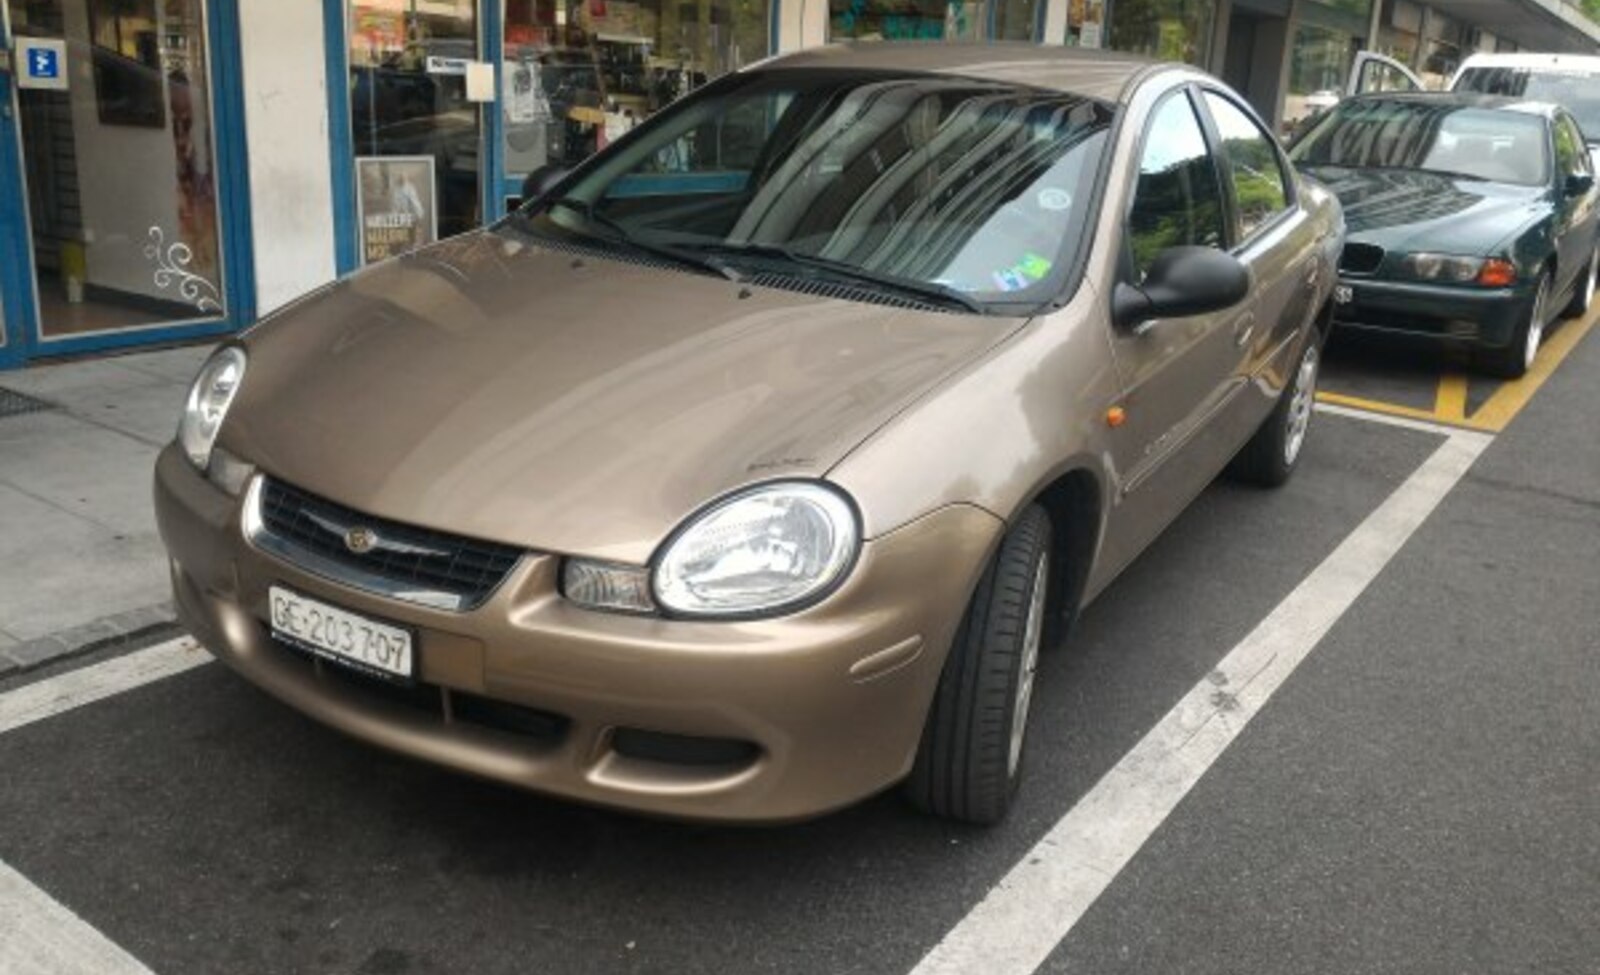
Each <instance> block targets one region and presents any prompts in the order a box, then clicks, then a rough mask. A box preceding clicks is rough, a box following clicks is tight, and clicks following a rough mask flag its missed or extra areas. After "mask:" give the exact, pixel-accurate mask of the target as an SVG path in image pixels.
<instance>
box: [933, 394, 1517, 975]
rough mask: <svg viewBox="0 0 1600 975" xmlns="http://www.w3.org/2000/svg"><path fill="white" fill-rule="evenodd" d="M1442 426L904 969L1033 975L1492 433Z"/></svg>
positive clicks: (946, 974)
mask: <svg viewBox="0 0 1600 975" xmlns="http://www.w3.org/2000/svg"><path fill="white" fill-rule="evenodd" d="M1361 418H1362V419H1366V418H1367V417H1365V416H1363V417H1361ZM1441 432H1448V433H1449V437H1448V439H1446V440H1445V442H1444V443H1443V444H1441V445H1440V446H1439V448H1438V449H1437V450H1435V451H1434V453H1433V455H1432V456H1430V457H1429V458H1428V459H1427V460H1426V461H1425V462H1423V464H1422V466H1421V467H1419V468H1417V470H1416V471H1415V472H1414V473H1413V474H1412V475H1411V476H1410V477H1409V478H1407V479H1406V481H1405V482H1404V483H1403V484H1401V485H1400V487H1399V488H1397V489H1396V490H1395V492H1394V493H1393V494H1391V495H1390V496H1389V498H1388V499H1387V500H1385V501H1384V502H1383V504H1382V505H1380V506H1379V507H1378V508H1377V509H1376V510H1375V511H1373V512H1372V513H1371V514H1370V515H1368V516H1367V518H1366V520H1365V521H1363V522H1362V523H1361V525H1360V526H1359V527H1357V528H1356V530H1355V531H1354V532H1352V533H1351V534H1350V535H1349V537H1347V538H1346V539H1345V540H1344V541H1343V542H1342V543H1340V545H1339V547H1338V548H1337V549H1335V550H1334V551H1333V554H1331V555H1329V556H1328V557H1327V559H1325V560H1324V561H1323V562H1322V564H1321V565H1319V566H1318V567H1317V568H1316V569H1315V570H1313V571H1312V573H1311V574H1310V575H1309V576H1307V577H1306V578H1305V579H1304V580H1303V581H1302V582H1301V583H1300V585H1299V586H1297V587H1296V588H1295V590H1294V591H1293V592H1291V593H1290V594H1289V595H1288V596H1286V597H1285V598H1284V600H1283V601H1282V602H1281V603H1279V604H1278V605H1277V607H1276V608H1275V609H1274V610H1273V611H1272V613H1271V614H1270V615H1268V616H1267V618H1266V619H1264V620H1262V621H1261V623H1260V624H1258V625H1257V626H1256V628H1255V629H1254V630H1253V631H1252V632H1251V633H1250V635H1248V636H1246V637H1245V638H1244V640H1242V641H1241V642H1240V643H1239V644H1238V646H1236V647H1234V648H1233V650H1231V651H1230V652H1229V653H1228V655H1227V656H1226V657H1224V658H1223V660H1222V662H1221V663H1219V664H1218V665H1217V667H1216V669H1215V670H1213V671H1212V672H1211V673H1210V674H1209V675H1207V677H1206V679H1204V680H1202V681H1200V683H1198V684H1196V685H1195V687H1194V688H1193V689H1192V690H1191V691H1189V693H1188V694H1187V695H1185V696H1184V698H1183V700H1181V701H1179V702H1178V703H1177V705H1176V706H1175V707H1173V709H1172V710H1171V711H1168V712H1167V714H1166V716H1165V717H1163V718H1162V719H1161V721H1160V722H1159V723H1158V724H1157V725H1156V726H1155V727H1154V728H1152V729H1150V732H1149V733H1148V734H1146V735H1145V736H1144V738H1143V739H1142V740H1141V741H1140V742H1139V744H1137V745H1135V746H1134V748H1133V750H1132V751H1130V752H1128V754H1126V755H1124V756H1123V757H1122V760H1121V761H1119V762H1118V763H1117V764H1116V766H1115V767H1113V768H1112V769H1111V771H1109V772H1107V773H1106V775H1105V777H1104V778H1102V779H1101V780H1100V781H1099V782H1098V783H1097V784H1096V785H1095V787H1094V788H1093V789H1091V790H1090V791H1089V793H1088V794H1087V795H1085V796H1084V797H1083V798H1082V799H1081V800H1079V801H1078V803H1077V805H1075V806H1073V807H1072V809H1070V810H1068V812H1067V814H1066V815H1065V816H1063V817H1062V818H1061V819H1060V820H1058V821H1057V822H1056V825H1055V826H1054V827H1053V828H1052V829H1051V830H1050V832H1049V833H1047V834H1046V835H1045V837H1044V838H1043V839H1042V840H1040V841H1039V842H1038V843H1037V844H1035V845H1034V847H1033V849H1031V850H1029V851H1028V852H1027V854H1025V855H1024V856H1023V857H1022V859H1021V860H1020V861H1019V862H1018V863H1017V865H1016V866H1014V867H1012V869H1011V871H1010V872H1009V873H1007V874H1006V875H1005V877H1003V878H1002V879H1001V880H1000V882H999V883H998V884H996V885H995V886H994V888H993V889H992V890H990V891H989V893H988V895H987V896H986V897H984V899H983V900H982V902H980V903H979V904H978V905H977V906H976V907H975V908H973V909H972V911H971V913H969V914H968V915H967V916H966V917H965V918H963V919H962V920H961V921H960V922H959V923H958V924H957V925H956V926H955V928H953V929H952V930H951V931H950V933H949V934H947V935H946V936H945V937H944V940H942V941H940V942H939V944H938V945H936V946H934V948H933V950H932V951H930V952H929V953H928V954H927V955H926V956H925V957H924V958H923V959H922V961H921V962H920V963H919V964H918V965H917V967H916V968H915V969H914V970H913V973H912V975H968V973H971V972H983V973H984V975H1029V973H1031V972H1033V971H1034V970H1035V969H1036V968H1038V967H1039V965H1040V964H1042V963H1043V962H1044V960H1045V959H1046V958H1047V957H1048V956H1049V955H1050V952H1051V951H1052V950H1054V949H1055V947H1056V945H1057V944H1059V943H1060V942H1061V940H1062V939H1063V938H1065V937H1066V936H1067V933H1068V932H1070V931H1071V930H1072V927H1073V925H1075V924H1076V923H1077V922H1078V919H1079V918H1081V917H1083V915H1084V913H1085V912H1086V911H1088V910H1089V908H1090V906H1091V905H1093V904H1094V902H1095V900H1096V899H1097V898H1098V897H1099V896H1100V894H1101V893H1102V892H1103V891H1104V890H1105V889H1106V888H1107V887H1108V886H1110V884H1111V882H1112V880H1113V879H1115V878H1116V876H1117V874H1118V873H1119V872H1120V871H1121V870H1122V869H1123V868H1124V867H1125V866H1127V864H1128V862H1129V861H1130V860H1132V859H1133V856H1134V854H1136V853H1138V852H1139V849H1140V847H1142V846H1144V844H1145V841H1146V840H1148V839H1149V838H1150V836H1151V834H1153V833H1154V832H1155V831H1156V828H1157V827H1159V826H1160V825H1161V823H1162V822H1163V821H1164V820H1165V819H1166V818H1167V816H1168V815H1169V814H1170V813H1171V812H1172V810H1173V809H1174V808H1175V807H1176V806H1177V805H1178V803H1179V802H1180V801H1182V799H1183V797H1184V796H1185V795H1186V794H1188V792H1189V790H1190V789H1191V788H1193V787H1194V784H1195V783H1196V782H1198V781H1199V780H1200V777H1201V776H1202V775H1204V774H1205V772H1206V770H1207V769H1208V768H1210V767H1211V764H1212V763H1213V762H1215V761H1216V760H1217V758H1218V757H1220V756H1221V755H1222V753H1223V752H1224V751H1225V750H1226V749H1227V747H1228V746H1229V745H1230V744H1232V742H1233V740H1234V739H1235V738H1237V737H1238V735H1239V733H1240V732H1241V731H1243V730H1244V727H1245V725H1247V724H1249V722H1250V719H1251V718H1252V717H1254V716H1255V715H1256V713H1258V712H1259V711H1260V710H1261V708H1262V707H1263V706H1264V705H1265V704H1266V703H1267V701H1268V700H1269V699H1270V698H1271V697H1272V694H1273V692H1274V691H1276V690H1277V689H1278V687H1280V686H1281V685H1282V684H1283V682H1284V681H1285V680H1286V679H1287V678H1288V677H1289V675H1290V674H1292V673H1293V672H1294V670H1295V668H1296V667H1298V666H1299V665H1300V663H1301V662H1302V661H1303V660H1305V658H1306V657H1307V656H1308V655H1309V654H1310V653H1311V651H1312V649H1313V648H1314V647H1316V645H1317V643H1318V642H1320V641H1321V639H1322V638H1323V636H1324V635H1326V634H1327V632H1328V631H1329V630H1330V629H1331V628H1332V627H1333V625H1334V623H1336V622H1338V620H1339V618H1340V617H1341V616H1343V615H1344V613H1345V611H1346V610H1348V609H1349V608H1350V607H1351V605H1353V604H1354V603H1355V601H1356V599H1357V598H1358V597H1359V596H1360V595H1361V593H1362V592H1363V591H1364V590H1365V589H1366V588H1367V586H1368V585H1369V584H1370V583H1371V582H1372V581H1373V579H1375V578H1377V576H1378V573H1379V572H1381V571H1382V570H1383V568H1384V566H1386V565H1388V564H1389V560H1390V559H1392V558H1394V556H1395V553H1397V552H1399V551H1400V549H1401V548H1402V547H1403V546H1404V545H1405V543H1406V541H1407V540H1408V539H1409V538H1410V537H1411V534H1412V533H1413V532H1414V531H1416V529H1417V527H1418V526H1419V525H1421V524H1422V523H1423V522H1424V521H1425V520H1426V519H1427V517H1428V515H1429V514H1431V513H1432V512H1433V510H1434V509H1435V508H1437V507H1438V506H1439V504H1440V502H1442V501H1443V500H1444V498H1445V496H1446V495H1448V494H1449V493H1450V491H1451V489H1452V488H1454V487H1455V485H1456V483H1457V482H1459V481H1460V480H1461V478H1462V476H1463V475H1465V474H1466V472H1467V470H1468V469H1469V468H1471V467H1472V464H1473V462H1474V461H1476V460H1477V459H1478V455H1479V454H1481V453H1482V452H1483V449H1484V447H1486V446H1487V445H1488V443H1489V440H1490V438H1489V437H1487V436H1484V435H1482V434H1477V433H1471V432H1463V431H1459V430H1449V431H1441Z"/></svg>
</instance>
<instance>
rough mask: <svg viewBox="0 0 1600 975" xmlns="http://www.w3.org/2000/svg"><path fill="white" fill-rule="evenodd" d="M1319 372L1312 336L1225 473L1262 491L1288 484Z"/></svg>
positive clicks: (1317, 342) (1317, 339)
mask: <svg viewBox="0 0 1600 975" xmlns="http://www.w3.org/2000/svg"><path fill="white" fill-rule="evenodd" d="M1321 370H1322V342H1321V336H1320V335H1319V334H1318V333H1316V332H1313V333H1311V334H1310V335H1309V336H1307V337H1306V344H1305V348H1303V349H1301V350H1300V360H1299V362H1298V363H1296V365H1295V370H1294V375H1293V377H1292V378H1291V380H1290V382H1289V385H1288V386H1287V387H1286V388H1285V389H1284V391H1283V393H1282V394H1281V395H1280V396H1279V397H1278V405H1277V406H1275V407H1273V409H1272V413H1271V414H1270V415H1269V416H1268V417H1267V420H1266V422H1265V423H1263V424H1261V428H1260V429H1259V430H1257V431H1256V432H1255V435H1254V436H1252V437H1251V438H1250V440H1249V442H1248V443H1246V444H1245V445H1244V449H1243V450H1241V451H1239V454H1238V456H1236V457H1234V459H1233V463H1232V464H1231V465H1230V466H1229V468H1228V471H1229V473H1231V474H1233V475H1234V476H1235V477H1237V478H1239V479H1240V480H1243V481H1249V482H1251V483H1253V484H1260V485H1262V486H1263V487H1278V486H1279V485H1281V484H1283V483H1284V482H1286V481H1288V480H1289V476H1290V475H1291V474H1293V473H1294V469H1295V468H1296V467H1298V466H1299V464H1300V454H1301V452H1302V451H1303V450H1304V449H1305V445H1306V435H1307V434H1308V433H1310V431H1311V415H1312V412H1313V410H1314V409H1315V407H1316V402H1317V376H1318V375H1319V374H1320V373H1321Z"/></svg>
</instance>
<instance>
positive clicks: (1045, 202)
mask: <svg viewBox="0 0 1600 975" xmlns="http://www.w3.org/2000/svg"><path fill="white" fill-rule="evenodd" d="M1039 209H1041V210H1070V209H1072V194H1071V193H1068V192H1067V191H1066V190H1064V189H1061V188H1060V187H1058V186H1050V187H1046V188H1045V189H1042V190H1040V191H1039Z"/></svg>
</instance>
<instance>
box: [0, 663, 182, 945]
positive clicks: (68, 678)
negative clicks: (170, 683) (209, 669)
mask: <svg viewBox="0 0 1600 975" xmlns="http://www.w3.org/2000/svg"><path fill="white" fill-rule="evenodd" d="M210 660H211V655H210V654H208V653H206V652H205V651H204V650H202V649H200V645H199V644H198V643H196V642H195V641H194V639H193V638H192V637H187V636H185V637H179V638H178V639H176V640H169V641H167V642H166V643H160V644H157V645H155V646H153V647H147V648H146V649H144V650H135V651H134V652H133V653H130V654H125V655H123V656H121V657H113V658H111V659H110V660H107V661H105V662H104V663H98V664H93V665H92V666H88V667H83V668H80V669H78V670H69V671H67V672H66V673H64V674H61V675H59V676H56V677H49V678H46V679H44V680H41V681H39V682H37V683H34V684H27V685H25V686H23V687H19V688H17V689H16V690H14V691H8V692H7V693H5V694H0V734H5V733H6V732H8V731H14V730H15V729H17V728H20V727H22V726H23V725H28V724H32V723H34V722H35V721H42V720H44V719H45V718H49V717H52V716H54V715H57V714H60V713H62V712H63V711H71V710H72V709H73V708H78V707H82V706H83V705H85V704H93V703H94V702H95V701H99V700H102V699H103V698H108V697H113V696H115V695H117V694H121V693H122V692H123V691H131V690H133V689H134V688H135V687H141V686H143V685H145V684H149V683H151V682H152V681H158V680H161V679H162V678H165V677H171V676H173V675H174V674H181V673H183V672H184V671H186V670H188V669H190V668H191V667H198V666H200V665H201V664H203V663H207V662H209V661H210ZM4 971H6V969H5V968H3V967H0V972H4Z"/></svg>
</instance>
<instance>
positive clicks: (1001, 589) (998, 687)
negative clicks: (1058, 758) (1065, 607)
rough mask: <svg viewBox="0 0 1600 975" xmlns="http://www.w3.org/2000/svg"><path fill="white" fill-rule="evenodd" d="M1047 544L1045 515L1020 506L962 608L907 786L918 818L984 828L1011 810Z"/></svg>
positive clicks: (1041, 616)
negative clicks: (921, 815)
mask: <svg viewBox="0 0 1600 975" xmlns="http://www.w3.org/2000/svg"><path fill="white" fill-rule="evenodd" d="M1050 538H1051V529H1050V516H1049V515H1048V514H1047V513H1046V512H1045V510H1044V509H1043V508H1041V507H1040V506H1038V505H1029V506H1028V508H1027V509H1026V510H1024V511H1023V512H1022V516H1021V517H1020V518H1018V519H1017V522H1016V524H1015V525H1014V526H1013V527H1012V528H1011V530H1010V531H1008V532H1007V533H1006V536H1005V538H1004V539H1002V540H1001V542H1000V551H999V552H998V553H996V554H995V557H994V560H993V561H992V562H991V563H990V564H989V567H988V568H987V569H986V570H984V573H983V578H982V579H981V580H980V581H979V582H978V589H977V591H976V592H974V593H973V595H972V601H971V602H970V603H969V604H968V605H967V611H966V615H965V616H964V617H962V620H961V627H960V629H959V630H958V631H957V632H956V638H955V642H954V643H953V644H952V645H951V647H950V655H949V657H948V658H946V660H945V664H944V671H943V672H942V673H941V674H940V677H939V687H938V690H937V691H935V692H934V698H933V706H932V707H931V708H930V709H929V711H928V719H927V723H926V724H925V725H924V726H923V730H922V742H921V744H920V745H919V746H918V749H917V757H916V761H915V764H913V766H912V768H911V777H910V778H909V779H907V780H906V785H905V791H906V796H907V798H908V799H910V800H911V802H912V804H913V805H915V806H917V807H918V808H919V809H921V810H923V811H924V812H929V813H932V814H934V815H936V816H943V817H946V818H949V819H959V820H963V821H965V822H969V823H979V824H983V825H989V824H992V823H997V822H999V821H1000V820H1001V819H1003V818H1004V817H1005V814H1006V811H1007V810H1008V809H1009V808H1010V806H1011V799H1012V796H1013V795H1014V794H1015V793H1016V789H1017V784H1018V783H1019V782H1020V781H1021V777H1022V774H1021V773H1022V756H1023V746H1024V744H1025V743H1026V739H1027V730H1028V712H1029V711H1030V710H1031V706H1032V703H1033V683H1034V674H1035V672H1036V671H1037V670H1038V667H1039V649H1040V645H1041V644H1042V643H1043V642H1044V629H1045V613H1046V612H1047V607H1046V603H1047V599H1046V594H1047V593H1048V592H1049V577H1050Z"/></svg>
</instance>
